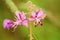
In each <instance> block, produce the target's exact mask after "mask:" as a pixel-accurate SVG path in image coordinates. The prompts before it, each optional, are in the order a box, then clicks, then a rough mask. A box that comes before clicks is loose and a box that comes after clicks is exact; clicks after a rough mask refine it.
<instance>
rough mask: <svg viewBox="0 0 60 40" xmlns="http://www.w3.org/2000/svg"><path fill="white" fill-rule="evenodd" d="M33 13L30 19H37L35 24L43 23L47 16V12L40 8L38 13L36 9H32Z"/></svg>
mask: <svg viewBox="0 0 60 40" xmlns="http://www.w3.org/2000/svg"><path fill="white" fill-rule="evenodd" d="M31 13H32V14H31V16H30V18H29V20H31V21H35V25H38V24H39V23H40V24H42V22H41V20H42V19H44V18H45V17H46V14H43V11H42V10H38V11H36V13H35V12H34V11H32V12H31Z"/></svg>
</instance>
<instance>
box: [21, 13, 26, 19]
mask: <svg viewBox="0 0 60 40" xmlns="http://www.w3.org/2000/svg"><path fill="white" fill-rule="evenodd" d="M21 18H22V20H24V19H26V16H25V13H24V12H22V14H21Z"/></svg>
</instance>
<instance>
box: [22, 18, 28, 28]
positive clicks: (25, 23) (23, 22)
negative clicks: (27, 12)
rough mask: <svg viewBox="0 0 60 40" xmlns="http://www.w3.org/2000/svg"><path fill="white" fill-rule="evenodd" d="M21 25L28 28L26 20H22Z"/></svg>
mask: <svg viewBox="0 0 60 40" xmlns="http://www.w3.org/2000/svg"><path fill="white" fill-rule="evenodd" d="M22 25H24V26H26V27H28V20H27V19H26V20H23V21H22Z"/></svg>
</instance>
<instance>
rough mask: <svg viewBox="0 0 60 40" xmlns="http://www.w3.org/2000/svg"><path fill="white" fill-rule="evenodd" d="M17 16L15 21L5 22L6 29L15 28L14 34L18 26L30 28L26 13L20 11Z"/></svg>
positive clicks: (6, 20)
mask: <svg viewBox="0 0 60 40" xmlns="http://www.w3.org/2000/svg"><path fill="white" fill-rule="evenodd" d="M15 14H16V16H15V21H11V20H8V19H5V20H4V21H3V27H4V28H6V29H9V28H10V27H12V28H14V29H13V32H14V31H15V29H16V28H17V26H18V25H24V26H26V27H28V20H27V18H26V16H25V13H24V12H22V13H20V12H19V11H16V13H15Z"/></svg>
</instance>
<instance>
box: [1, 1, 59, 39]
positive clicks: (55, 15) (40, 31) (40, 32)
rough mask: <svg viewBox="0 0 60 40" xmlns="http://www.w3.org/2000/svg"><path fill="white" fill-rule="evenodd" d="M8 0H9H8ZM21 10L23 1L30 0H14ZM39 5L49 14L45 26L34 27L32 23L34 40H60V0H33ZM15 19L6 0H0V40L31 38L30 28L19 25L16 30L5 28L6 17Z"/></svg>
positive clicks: (44, 22) (44, 21)
mask: <svg viewBox="0 0 60 40" xmlns="http://www.w3.org/2000/svg"><path fill="white" fill-rule="evenodd" d="M6 1H7V0H6ZM12 1H13V2H14V3H15V5H16V6H17V7H18V9H19V10H20V11H25V12H27V11H26V9H24V8H22V7H21V5H22V3H23V4H24V3H26V2H27V1H28V0H12ZM31 2H32V3H33V4H35V5H36V6H37V7H40V8H43V9H44V10H45V11H47V12H46V14H47V17H46V19H45V20H43V26H40V25H38V27H36V28H35V27H34V25H33V24H32V32H33V33H32V34H33V38H34V39H33V40H60V0H31ZM6 18H7V19H10V20H13V18H14V13H13V12H11V10H10V8H9V7H8V5H7V4H6V2H5V0H0V40H29V29H28V28H26V27H23V26H18V27H17V29H16V31H15V32H11V30H10V31H8V30H5V29H4V28H3V20H4V19H6Z"/></svg>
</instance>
